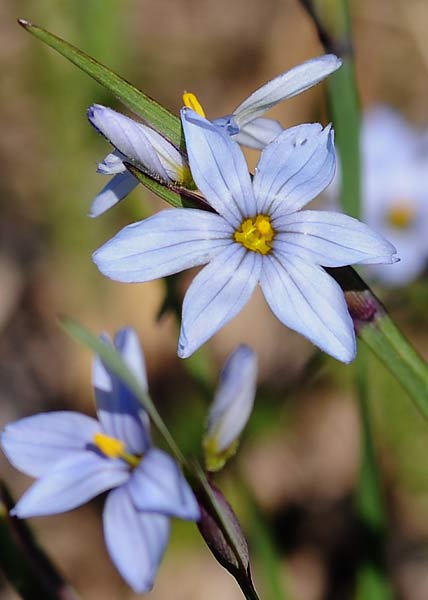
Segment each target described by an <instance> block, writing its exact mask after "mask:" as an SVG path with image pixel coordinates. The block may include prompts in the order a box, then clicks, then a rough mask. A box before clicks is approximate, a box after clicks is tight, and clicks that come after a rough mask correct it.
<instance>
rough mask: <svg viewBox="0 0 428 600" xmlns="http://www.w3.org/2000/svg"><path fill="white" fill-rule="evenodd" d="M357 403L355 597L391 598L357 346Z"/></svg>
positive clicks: (363, 366)
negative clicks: (359, 543)
mask: <svg viewBox="0 0 428 600" xmlns="http://www.w3.org/2000/svg"><path fill="white" fill-rule="evenodd" d="M356 384H357V391H358V407H359V413H360V422H361V470H360V478H359V483H358V488H357V492H356V496H355V508H356V514H357V518H358V523H359V530H360V531H361V532H362V549H361V550H362V555H361V564H360V565H359V570H358V574H357V589H356V598H357V600H391V598H392V592H391V588H390V585H389V583H388V580H387V578H386V576H385V566H384V561H385V557H384V554H385V532H386V525H387V515H386V511H385V506H384V500H383V496H382V491H381V486H380V479H379V469H378V464H377V460H376V451H375V447H374V442H373V432H372V427H371V417H370V406H369V400H370V397H369V396H370V395H369V390H370V387H369V362H368V356H367V352H366V350H365V349H364V348H360V351H359V354H358V360H357V381H356Z"/></svg>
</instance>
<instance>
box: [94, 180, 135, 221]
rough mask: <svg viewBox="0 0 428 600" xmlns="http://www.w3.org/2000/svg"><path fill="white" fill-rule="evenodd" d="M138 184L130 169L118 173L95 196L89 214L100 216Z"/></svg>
mask: <svg viewBox="0 0 428 600" xmlns="http://www.w3.org/2000/svg"><path fill="white" fill-rule="evenodd" d="M137 185H138V180H137V179H136V178H135V177H134V176H133V175H131V173H129V172H128V171H126V172H125V173H118V174H117V175H115V176H114V177H113V178H112V179H110V181H109V182H108V184H107V185H106V186H105V187H103V189H102V190H101V192H100V193H99V194H98V195H97V196H95V198H94V200H93V202H92V204H91V209H90V211H89V216H90V217H99V216H100V215H102V214H103V213H105V212H106V211H107V210H108V209H109V208H111V207H112V206H114V205H115V204H117V203H118V202H120V201H121V200H123V198H125V196H127V195H128V194H130V193H131V192H132V190H133V189H134V188H135V187H137Z"/></svg>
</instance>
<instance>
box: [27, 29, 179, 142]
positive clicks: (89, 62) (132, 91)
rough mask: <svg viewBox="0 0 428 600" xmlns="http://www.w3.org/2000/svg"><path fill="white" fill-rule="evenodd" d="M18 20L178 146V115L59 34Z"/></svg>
mask: <svg viewBox="0 0 428 600" xmlns="http://www.w3.org/2000/svg"><path fill="white" fill-rule="evenodd" d="M18 23H19V24H20V25H21V26H22V27H23V28H24V29H26V30H27V31H29V32H30V33H32V34H33V35H34V36H35V37H36V38H38V39H39V40H41V41H42V42H44V43H45V44H47V45H48V46H50V47H51V48H53V49H54V50H56V51H57V52H59V53H60V54H62V56H64V57H65V58H66V59H67V60H69V61H70V62H72V63H73V64H75V65H76V66H77V67H79V69H81V70H82V71H84V72H85V73H87V74H88V75H90V76H91V77H92V78H93V79H95V80H96V81H98V83H100V84H101V85H102V86H104V87H105V88H106V89H108V90H109V91H110V92H111V93H112V94H114V95H115V96H116V97H117V98H118V99H119V100H120V101H121V102H123V103H124V104H125V105H126V106H128V107H129V108H130V109H131V110H132V111H134V112H135V113H136V114H137V115H139V116H140V117H142V118H143V119H144V120H145V121H146V122H147V123H148V124H149V125H151V126H152V127H153V128H154V129H156V130H157V131H159V133H162V134H163V135H165V137H167V138H168V139H169V140H170V142H172V143H173V144H175V145H176V146H177V147H180V145H181V143H182V132H181V123H180V120H179V119H178V117H176V116H175V115H173V114H172V113H171V112H170V111H169V110H167V109H166V108H165V107H163V106H162V105H161V104H159V103H158V102H156V101H155V100H153V99H152V98H150V97H149V96H147V95H146V94H144V93H143V92H142V91H141V90H139V89H137V88H136V87H135V86H133V85H132V84H130V83H129V82H128V81H126V80H125V79H123V78H122V77H120V75H117V73H114V72H113V71H112V70H111V69H109V68H108V67H106V66H104V65H103V64H101V63H100V62H98V61H97V60H95V59H94V58H92V57H91V56H88V55H87V54H85V53H84V52H83V51H82V50H79V49H78V48H76V47H75V46H73V45H72V44H69V43H68V42H66V41H65V40H63V39H61V38H60V37H57V36H56V35H54V34H53V33H50V32H49V31H46V30H45V29H42V28H41V27H38V26H37V25H33V23H30V22H29V21H26V20H25V19H18Z"/></svg>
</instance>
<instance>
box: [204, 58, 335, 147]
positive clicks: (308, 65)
mask: <svg viewBox="0 0 428 600" xmlns="http://www.w3.org/2000/svg"><path fill="white" fill-rule="evenodd" d="M341 64H342V61H341V59H340V58H338V57H337V56H335V55H334V54H324V55H323V56H318V57H317V58H312V59H310V60H307V61H306V62H304V63H302V64H301V65H297V66H296V67H293V68H292V69H290V70H289V71H286V72H285V73H281V75H278V76H277V77H275V78H274V79H272V80H271V81H268V82H267V83H265V84H264V85H262V87H260V88H258V89H257V90H256V91H255V92H253V93H252V94H251V95H250V96H248V98H246V99H245V100H244V101H243V102H242V103H241V104H240V105H239V106H238V107H237V108H235V110H234V111H233V112H232V114H230V115H226V116H225V117H220V118H219V119H215V120H214V121H213V123H215V124H216V125H219V126H220V127H224V129H225V130H226V131H227V133H228V134H229V135H231V136H232V138H233V139H234V140H235V141H236V142H238V143H239V144H242V145H244V146H249V147H250V148H255V149H257V150H262V149H263V148H264V147H265V146H267V145H268V144H269V143H270V142H271V141H273V140H274V139H275V138H276V137H277V136H278V135H279V134H280V133H281V132H282V130H283V128H282V126H281V125H280V123H278V121H275V120H274V119H266V118H264V117H262V116H261V115H263V114H264V113H265V112H266V111H268V110H269V109H271V108H273V107H274V106H275V105H276V104H278V103H279V102H282V100H285V99H287V98H292V97H293V96H297V94H300V93H302V92H304V91H306V90H307V89H309V88H311V87H312V86H314V85H316V84H317V83H319V82H320V81H322V80H323V79H325V78H326V77H328V76H329V75H331V74H332V73H334V71H336V70H337V69H338V68H339V67H340V66H341Z"/></svg>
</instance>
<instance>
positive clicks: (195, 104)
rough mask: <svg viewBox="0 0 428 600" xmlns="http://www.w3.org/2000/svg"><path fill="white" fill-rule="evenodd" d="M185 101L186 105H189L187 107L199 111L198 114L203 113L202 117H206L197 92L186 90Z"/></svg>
mask: <svg viewBox="0 0 428 600" xmlns="http://www.w3.org/2000/svg"><path fill="white" fill-rule="evenodd" d="M183 102H184V106H187V108H191V109H192V110H194V111H195V112H196V113H198V115H201V117H205V112H204V109H203V108H202V106H201V103H200V102H199V100H198V99H197V97H196V96H195V94H192V93H191V92H184V94H183Z"/></svg>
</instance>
